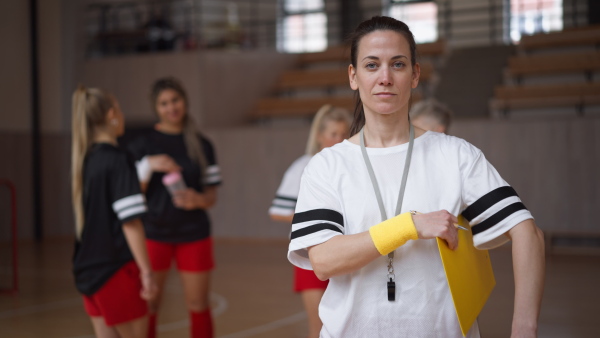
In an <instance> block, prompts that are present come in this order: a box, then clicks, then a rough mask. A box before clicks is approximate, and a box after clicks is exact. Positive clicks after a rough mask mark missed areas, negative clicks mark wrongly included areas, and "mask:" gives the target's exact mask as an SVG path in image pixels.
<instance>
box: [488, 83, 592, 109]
mask: <svg viewBox="0 0 600 338" xmlns="http://www.w3.org/2000/svg"><path fill="white" fill-rule="evenodd" d="M494 94H495V95H494V97H495V99H494V100H493V101H492V102H491V103H490V105H491V108H492V109H493V110H500V111H507V110H511V109H531V108H553V107H574V108H575V109H576V110H578V111H579V112H580V113H582V112H583V111H582V109H583V107H585V106H588V105H598V104H600V83H576V84H555V85H534V86H498V87H496V88H495V89H494Z"/></svg>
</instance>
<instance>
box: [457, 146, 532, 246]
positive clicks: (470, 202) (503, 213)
mask: <svg viewBox="0 0 600 338" xmlns="http://www.w3.org/2000/svg"><path fill="white" fill-rule="evenodd" d="M460 157H461V174H462V180H463V182H462V187H463V189H462V202H463V208H462V210H463V211H462V213H461V214H462V215H463V217H465V219H466V220H467V221H469V224H470V225H471V227H472V229H473V242H474V244H475V247H477V248H478V249H492V248H495V247H497V246H500V245H502V244H504V243H506V242H507V241H508V240H509V239H508V237H507V236H504V234H505V233H506V232H507V231H509V230H510V229H512V228H513V227H514V226H515V225H517V224H519V223H521V222H523V221H525V220H527V219H531V218H533V216H532V215H531V213H530V212H529V210H527V208H526V207H525V205H524V204H523V202H521V199H520V198H519V196H518V195H517V192H516V191H515V190H514V189H513V188H512V187H511V186H509V185H508V183H506V181H504V180H503V179H502V177H500V174H498V172H497V171H496V169H495V168H494V167H493V166H492V165H491V164H490V163H489V162H488V161H487V160H486V158H485V156H484V155H483V153H482V152H481V151H480V150H479V149H477V148H475V147H474V146H472V145H470V144H468V147H465V148H463V149H461V154H460Z"/></svg>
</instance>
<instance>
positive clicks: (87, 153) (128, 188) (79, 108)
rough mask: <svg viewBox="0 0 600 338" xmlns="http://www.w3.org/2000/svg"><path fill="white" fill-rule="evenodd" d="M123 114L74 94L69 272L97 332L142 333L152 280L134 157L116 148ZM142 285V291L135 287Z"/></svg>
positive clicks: (85, 92) (94, 95)
mask: <svg viewBox="0 0 600 338" xmlns="http://www.w3.org/2000/svg"><path fill="white" fill-rule="evenodd" d="M123 131H124V122H123V113H122V112H121V109H120V108H119V104H118V103H117V101H116V100H115V98H114V97H112V96H111V95H109V94H107V93H106V92H104V91H102V90H100V89H96V88H89V89H86V88H84V87H81V86H80V87H79V88H77V90H76V91H75V93H73V116H72V154H71V156H72V163H71V165H72V175H73V176H72V192H73V209H74V212H75V225H76V242H75V254H74V256H73V273H74V274H75V285H76V287H77V290H79V292H81V293H82V294H83V301H84V307H85V310H86V312H87V313H88V315H89V316H90V318H91V320H92V325H93V327H94V332H95V333H96V336H97V337H100V338H113V337H124V338H130V337H131V338H133V337H135V338H144V337H146V331H147V328H148V317H147V314H148V306H147V304H146V300H151V298H152V297H154V295H155V294H156V284H154V280H153V277H152V269H151V267H150V261H149V259H148V253H147V252H146V245H145V237H144V228H143V226H142V222H141V221H140V217H141V216H142V215H144V214H145V213H146V211H147V208H146V204H145V203H144V197H143V196H142V194H141V192H140V185H139V183H138V178H137V175H136V170H135V166H134V164H133V159H131V158H130V157H129V156H128V154H127V152H125V151H124V150H122V149H120V148H118V146H117V137H118V136H120V135H122V134H123ZM140 290H141V291H140Z"/></svg>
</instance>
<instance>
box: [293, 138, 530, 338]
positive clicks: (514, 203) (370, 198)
mask: <svg viewBox="0 0 600 338" xmlns="http://www.w3.org/2000/svg"><path fill="white" fill-rule="evenodd" d="M407 148H408V144H402V145H398V146H393V147H389V148H367V152H368V155H369V158H370V160H371V163H372V165H373V169H374V172H375V175H376V177H377V181H378V184H379V188H380V190H381V194H382V198H383V202H384V205H385V208H386V212H387V215H388V217H391V216H393V215H392V213H393V212H394V211H395V209H396V203H397V198H398V191H399V188H400V183H401V179H402V171H403V169H404V163H405V156H406V150H407ZM442 209H445V210H448V211H449V212H450V213H452V214H454V215H458V214H461V213H462V214H463V216H465V218H466V219H467V220H469V221H470V224H471V226H472V227H473V234H474V243H475V246H476V247H478V248H480V249H489V248H493V247H496V246H499V245H501V244H503V243H505V242H506V241H507V240H508V238H507V237H506V236H503V234H504V233H506V232H507V231H508V230H510V229H511V228H512V227H514V226H515V225H517V224H518V223H520V222H522V221H524V220H526V219H530V218H532V216H531V214H530V212H529V211H528V210H527V209H525V206H524V205H523V204H522V203H521V201H520V199H519V197H518V196H517V195H516V192H515V191H514V190H513V189H512V188H511V187H510V186H508V184H507V183H506V182H505V181H504V180H503V179H502V178H501V177H500V175H499V174H498V172H497V171H496V170H495V169H494V168H493V167H492V165H491V164H490V163H489V162H488V161H487V160H486V159H485V157H484V156H483V153H482V152H481V151H480V150H479V149H477V148H476V147H474V146H473V145H471V144H469V143H468V142H466V141H464V140H462V139H459V138H456V137H452V136H448V135H444V134H440V133H435V132H426V133H425V134H423V135H422V136H420V137H418V138H416V139H415V142H414V148H413V154H412V161H411V166H410V170H409V174H408V181H407V183H406V191H405V195H404V202H403V205H402V213H404V212H407V211H410V210H416V211H419V212H422V213H428V212H433V211H438V210H442ZM380 222H381V215H380V212H379V207H378V206H377V201H376V198H375V193H374V191H373V186H372V185H371V181H370V179H369V174H368V172H367V169H366V166H365V163H364V160H363V158H362V155H361V151H360V146H358V145H355V144H353V143H351V142H349V141H347V140H346V141H344V142H342V143H340V144H337V145H335V146H333V147H331V148H329V149H325V150H323V151H322V152H320V153H319V154H317V155H315V156H314V157H313V158H312V160H311V161H310V163H309V164H308V166H307V167H306V169H305V171H304V174H303V176H302V183H301V185H300V194H299V197H298V203H297V206H296V213H295V215H294V222H293V224H292V235H291V242H290V246H289V251H288V259H289V260H290V261H291V262H292V263H293V264H294V265H297V266H299V267H301V268H304V269H311V265H310V261H309V259H308V254H307V250H306V248H308V247H310V246H313V245H317V244H320V243H323V242H326V241H327V240H329V239H331V238H332V237H334V236H339V235H346V234H356V233H361V232H364V231H368V229H369V228H370V227H371V226H373V225H375V224H378V223H380ZM387 261H388V258H387V256H382V257H379V258H377V259H376V260H374V261H373V262H371V263H370V264H368V265H367V266H365V267H363V268H362V269H360V270H357V271H355V272H353V273H350V274H347V275H342V276H337V277H332V278H331V279H330V283H329V287H328V288H327V290H326V291H325V294H324V296H323V298H322V300H321V303H320V306H319V315H320V317H321V320H322V321H323V329H322V331H321V337H411V338H414V337H462V334H461V331H460V326H459V323H458V320H457V317H456V312H455V310H454V305H453V303H452V297H451V295H450V291H449V289H448V284H447V281H446V276H445V273H444V269H443V266H442V263H441V260H440V256H439V252H438V249H437V245H436V241H435V239H429V240H416V241H409V242H407V243H406V244H405V245H403V246H401V247H400V248H398V249H397V250H396V251H395V258H394V269H395V275H396V301H394V302H390V301H388V300H387V288H386V282H387V281H386V276H387ZM467 337H470V338H476V337H479V328H478V327H477V323H475V324H474V325H473V327H471V329H470V331H469V334H468V335H467Z"/></svg>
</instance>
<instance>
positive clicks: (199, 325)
mask: <svg viewBox="0 0 600 338" xmlns="http://www.w3.org/2000/svg"><path fill="white" fill-rule="evenodd" d="M190 321H191V322H192V325H190V329H191V333H192V338H212V337H213V323H212V318H211V316H210V309H206V310H204V311H202V312H193V311H190Z"/></svg>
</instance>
